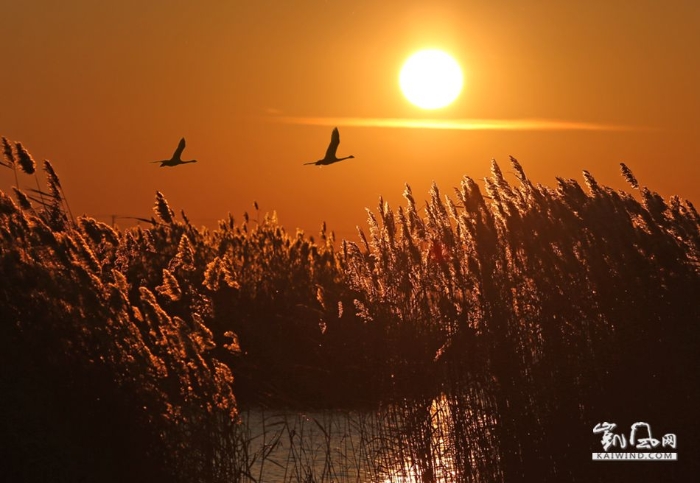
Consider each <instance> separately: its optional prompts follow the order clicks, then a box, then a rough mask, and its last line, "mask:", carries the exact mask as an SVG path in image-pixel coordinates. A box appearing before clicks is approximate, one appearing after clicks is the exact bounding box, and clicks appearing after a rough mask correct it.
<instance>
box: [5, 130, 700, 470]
mask: <svg viewBox="0 0 700 483" xmlns="http://www.w3.org/2000/svg"><path fill="white" fill-rule="evenodd" d="M20 147H21V145H18V144H17V143H15V145H14V147H13V145H12V144H11V143H10V142H9V141H7V140H5V139H3V148H4V155H5V161H4V162H3V165H5V166H6V167H8V168H12V169H13V171H14V173H15V176H16V177H15V184H16V186H15V188H14V194H15V198H16V200H17V203H19V206H18V205H17V204H16V203H15V201H13V200H12V198H10V197H9V196H7V195H6V194H4V193H2V192H0V321H2V323H0V390H1V392H2V394H3V397H1V398H0V404H1V405H2V406H1V407H0V410H2V411H3V414H5V415H8V417H6V418H3V419H2V422H1V423H0V429H2V434H3V438H2V442H1V443H0V444H1V445H2V448H1V449H2V451H3V452H6V453H7V454H9V455H11V456H12V458H11V460H12V461H13V462H14V463H13V464H12V465H10V466H7V467H6V468H4V469H3V471H5V473H6V474H8V475H9V476H10V477H12V478H14V479H25V480H30V481H42V480H45V479H46V478H45V476H46V474H52V475H53V479H54V480H57V481H60V480H65V481H72V480H76V479H99V480H101V481H104V480H108V481H109V480H110V479H111V480H113V481H122V480H124V479H130V480H146V479H153V480H161V479H168V480H172V481H202V482H210V481H211V482H213V481H241V480H243V481H262V480H263V478H264V476H262V475H263V473H264V471H265V470H264V468H263V466H264V465H266V464H267V465H268V468H269V467H270V465H282V466H284V470H285V472H286V473H283V475H284V481H366V480H367V479H369V480H371V481H420V482H428V481H509V482H510V481H532V480H539V481H562V480H578V481H602V480H603V479H605V478H606V477H607V476H609V475H610V474H611V473H609V472H610V471H612V472H613V474H615V473H616V471H619V470H615V469H614V468H613V469H607V470H605V471H606V472H603V471H601V470H600V467H595V466H591V464H590V462H589V460H588V458H586V455H588V454H589V453H590V452H591V451H595V448H596V446H595V445H596V444H598V442H597V441H596V439H595V437H594V436H593V435H592V428H593V426H594V425H595V424H597V423H598V422H602V421H616V422H618V423H619V425H620V426H621V427H624V426H625V425H626V424H630V423H632V422H634V421H632V420H631V419H634V420H648V421H649V422H650V423H651V424H652V426H654V427H657V426H659V431H665V432H676V433H677V434H678V436H679V445H680V444H683V445H686V444H687V445H688V448H691V447H692V446H693V444H697V443H698V436H696V433H698V429H700V428H698V422H697V418H695V417H694V414H695V413H694V411H695V405H696V402H697V401H698V400H699V399H698V396H700V394H699V392H700V389H699V388H698V385H697V380H698V376H700V374H699V373H698V372H699V371H698V366H697V364H696V363H695V362H694V361H695V355H694V354H696V353H697V350H698V349H699V348H700V341H699V337H700V334H699V333H698V330H697V323H698V321H699V320H700V304H698V302H697V301H698V300H699V296H700V277H699V276H698V268H699V266H700V265H699V263H700V216H699V215H698V213H697V211H696V210H695V208H694V206H693V205H692V204H691V203H690V202H689V201H685V200H681V199H679V198H677V197H672V198H670V199H668V200H664V199H663V198H662V197H660V196H659V195H658V194H656V193H654V192H653V191H651V190H649V189H648V188H646V187H644V186H643V184H640V182H639V181H638V180H637V179H636V177H635V176H634V174H633V173H632V171H631V170H630V169H629V168H628V167H627V166H625V165H622V176H623V177H624V178H625V179H626V180H627V181H628V182H629V184H630V186H631V188H632V190H634V191H635V192H636V194H635V195H632V194H629V193H626V192H624V191H617V190H613V189H611V188H608V187H605V186H602V185H600V184H599V183H598V182H597V181H596V180H595V179H594V178H593V176H592V175H591V174H590V173H588V172H584V175H583V178H584V180H585V188H584V187H582V186H581V185H580V184H579V183H578V182H577V181H575V180H573V179H558V183H557V186H556V187H554V188H550V187H545V186H541V185H536V184H534V183H532V182H531V181H530V180H529V179H528V177H527V175H526V174H525V172H524V170H523V168H522V167H521V165H520V164H519V163H518V161H517V160H515V159H511V167H512V169H513V171H514V173H515V182H514V183H509V182H508V181H507V180H506V179H505V176H504V175H503V172H502V171H501V169H500V167H499V166H498V164H497V163H496V162H493V164H492V173H491V176H490V177H488V178H487V179H485V180H484V189H485V193H482V189H481V188H480V187H479V185H477V183H476V182H475V181H474V180H472V179H470V178H468V177H465V178H464V179H463V180H462V182H461V184H460V186H459V187H458V188H456V189H455V190H454V194H453V195H452V196H444V195H443V194H441V192H440V190H439V189H438V187H437V186H433V187H432V188H431V190H430V192H429V193H428V200H427V201H426V202H425V208H424V209H422V210H419V209H418V206H419V205H421V204H422V203H417V202H416V199H415V197H414V194H413V193H412V191H411V189H410V187H409V186H406V189H405V192H404V197H405V199H406V204H405V206H400V207H398V209H394V208H392V207H391V206H389V205H388V204H387V203H385V202H384V201H383V200H381V199H380V202H379V206H378V209H377V210H376V212H375V211H368V222H367V223H368V230H367V231H366V232H365V230H360V232H359V240H358V242H357V243H355V242H352V241H343V242H342V243H341V244H340V250H337V249H336V244H335V241H334V237H333V234H332V233H331V232H328V231H327V229H326V227H325V224H324V226H323V227H322V229H321V232H320V235H319V239H318V241H316V240H315V239H314V238H313V237H308V236H306V235H305V234H304V233H301V232H297V233H295V234H294V235H291V234H288V233H287V232H286V231H285V230H284V229H283V228H282V227H281V226H280V224H279V223H278V221H277V219H276V217H275V216H274V214H273V215H263V216H262V217H261V214H260V213H259V212H257V211H258V207H257V204H256V206H255V209H256V213H255V216H254V217H252V218H251V217H250V216H249V215H248V214H247V213H246V214H244V215H243V219H242V221H240V222H236V221H235V220H234V218H233V217H232V216H231V215H229V216H228V217H227V218H226V219H225V220H222V221H221V222H220V223H219V226H218V227H217V228H216V229H215V230H213V231H209V230H206V229H200V228H196V227H195V226H193V225H192V224H191V223H190V221H189V220H188V218H187V216H186V215H185V213H184V212H182V213H181V214H180V216H177V215H176V214H175V211H174V210H173V209H172V208H171V207H170V206H169V204H168V202H167V200H166V198H165V196H164V195H163V194H162V193H159V192H157V193H156V201H155V205H154V217H153V218H152V221H151V224H150V226H149V227H147V228H140V227H137V228H129V229H126V230H120V229H118V228H116V227H110V226H108V225H105V224H103V223H100V222H98V221H96V220H94V219H92V218H89V217H79V218H78V219H75V220H74V218H73V217H72V215H71V214H70V209H69V207H68V205H67V203H66V202H65V199H66V196H65V193H64V192H63V189H62V187H61V183H60V180H59V179H58V176H57V175H56V173H55V171H54V170H53V167H52V165H51V163H49V162H45V163H44V171H45V174H46V180H47V181H46V183H47V188H46V189H44V190H42V189H40V188H39V187H38V186H37V189H36V190H34V189H31V190H30V189H27V188H24V189H22V187H21V186H20V183H19V181H20V179H19V176H18V173H17V170H16V169H15V164H16V163H18V162H19V161H18V160H19V159H20V157H22V156H24V155H23V154H21V153H22V152H23V153H26V156H29V154H28V153H27V152H26V149H24V147H21V150H20ZM25 162H26V160H25ZM20 171H21V170H20ZM19 174H22V173H19ZM25 174H29V172H26V173H25ZM35 179H36V177H35ZM234 394H235V396H234ZM238 403H242V405H243V406H245V407H275V408H296V409H299V408H302V409H304V410H305V411H309V410H311V409H313V410H318V411H321V410H322V409H328V408H334V409H338V408H344V409H347V410H349V411H355V412H351V413H348V414H352V415H353V416H352V417H348V418H331V419H326V418H325V416H323V415H324V414H327V413H323V412H318V413H314V414H317V416H314V417H313V418H312V419H308V420H297V419H283V420H281V422H280V421H279V420H278V421H277V422H273V423H270V424H268V425H267V426H266V428H267V432H265V433H264V435H263V437H264V438H266V440H265V442H264V443H263V444H262V447H261V448H262V449H260V450H257V449H255V448H256V446H255V445H256V444H257V443H256V442H255V441H253V439H254V438H253V437H252V436H251V434H250V433H247V432H246V431H247V430H246V429H245V426H243V425H241V424H239V421H240V418H239V417H238V413H239V407H238ZM357 411H359V412H357ZM243 419H244V420H245V418H243ZM266 424H267V423H266ZM339 425H340V426H339ZM311 433H314V434H315V435H316V436H314V438H315V439H313V441H316V442H318V441H320V442H321V443H310V442H309V441H311V440H309V439H305V438H304V435H305V434H307V435H308V434H311ZM698 434H700V433H698ZM338 435H339V436H338ZM338 438H340V440H339V439H338ZM339 441H340V442H339ZM310 445H312V446H310ZM280 447H283V448H284V449H285V451H286V453H285V454H286V458H285V462H280V461H278V460H275V462H274V463H273V462H272V459H270V458H271V452H270V451H271V449H272V448H277V449H279V448H280ZM679 451H681V449H680V448H679ZM127 461H128V462H129V463H128V464H125V462H127ZM256 465H262V466H256ZM351 467H352V468H355V471H356V473H354V474H353V473H351V471H352V470H349V469H348V468H351ZM358 468H359V469H358ZM682 468H685V467H684V466H680V465H675V466H673V467H670V468H665V471H667V472H668V473H669V474H670V475H671V476H678V475H681V474H685V473H683V472H684V471H685V470H684V469H682ZM654 470H655V469H654ZM647 471H648V470H647ZM96 475H99V477H98V476H96ZM105 475H108V476H105ZM615 476H616V477H619V478H623V479H624V477H625V475H624V474H622V473H621V472H620V474H615ZM353 478H354V479H353ZM627 478H631V477H630V476H627Z"/></svg>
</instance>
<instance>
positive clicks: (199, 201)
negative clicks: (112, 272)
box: [0, 0, 700, 237]
mask: <svg viewBox="0 0 700 483" xmlns="http://www.w3.org/2000/svg"><path fill="white" fill-rule="evenodd" d="M698 5H699V2H696V1H691V0H688V1H684V2H681V1H668V2H658V1H637V2H629V1H618V0H607V1H597V0H593V1H588V2H561V1H549V0H547V1H545V0H542V1H528V2H515V1H511V0H508V1H506V0H489V1H471V2H470V1H435V2H423V1H414V2H411V1H406V0H401V1H398V0H386V1H382V2H375V1H369V0H367V1H357V0H355V1H320V0H313V1H300V2H283V1H233V0H207V1H185V0H168V1H148V2H144V1H141V0H139V1H135V0H123V1H120V2H95V1H93V0H67V1H62V2H57V1H50V0H22V1H9V2H3V3H2V10H1V12H0V15H1V16H2V19H3V22H2V28H0V45H2V46H3V49H2V53H3V57H2V68H1V71H2V75H1V76H0V95H1V96H2V108H1V109H0V135H4V136H6V137H8V138H10V139H12V140H17V141H21V142H22V143H23V144H24V145H25V146H26V147H27V148H28V149H29V150H30V152H31V153H32V154H33V156H34V157H35V159H36V160H37V161H41V160H43V159H44V158H47V159H49V160H51V161H52V163H53V164H54V166H55V168H56V170H57V171H58V174H59V176H60V177H61V181H62V183H63V186H64V188H65V191H66V194H67V196H68V199H69V201H70V202H71V207H72V209H73V212H74V213H88V214H91V215H99V216H98V218H100V219H102V220H103V221H110V218H109V216H110V215H111V214H118V215H132V216H146V217H150V216H151V213H152V212H151V207H152V205H153V201H154V195H155V191H156V190H160V191H162V192H163V193H164V194H165V196H166V198H167V199H168V200H169V202H170V204H171V206H172V208H174V209H175V210H176V212H178V213H179V211H180V209H183V208H184V209H185V211H186V212H187V214H188V216H189V218H190V219H191V220H192V221H193V222H194V223H195V224H198V225H200V224H208V225H210V226H213V225H214V223H215V220H216V219H219V218H223V217H225V216H226V214H227V213H228V212H229V211H230V212H231V213H232V214H233V215H234V217H235V218H236V219H238V220H241V219H242V217H241V215H242V213H243V212H244V211H249V212H251V211H252V210H253V207H252V205H253V201H257V202H258V204H259V205H260V207H261V210H262V211H263V212H264V211H272V210H276V211H277V212H278V214H279V217H280V221H281V222H282V224H283V225H285V227H286V228H287V229H288V231H291V232H293V231H294V229H295V228H296V227H301V228H304V229H305V231H307V232H308V233H310V234H315V233H316V232H317V231H318V228H319V227H320V225H321V222H322V221H324V220H325V221H326V222H328V225H329V228H331V229H334V230H335V231H336V232H337V234H338V236H339V237H354V226H355V225H358V224H359V225H361V226H365V219H366V215H365V212H364V207H366V206H369V207H372V208H374V207H375V206H376V203H377V200H378V197H379V196H380V195H383V196H384V197H385V199H387V200H389V201H390V202H391V203H392V204H393V205H396V204H398V203H402V200H401V192H402V191H403V185H404V183H405V182H408V183H410V184H411V185H412V187H413V190H414V194H415V195H416V198H417V199H419V200H420V199H422V198H427V189H428V187H429V185H430V183H431V182H432V181H433V180H434V181H436V182H437V183H438V185H439V186H440V187H441V189H442V191H443V193H450V192H451V188H452V186H456V185H458V184H459V181H460V178H461V177H462V175H464V174H468V175H470V176H472V177H474V178H481V177H483V176H486V175H487V174H488V169H489V163H490V159H491V158H496V159H497V160H499V161H500V162H501V166H502V168H503V170H504V172H505V171H508V169H509V167H508V165H507V160H508V155H513V156H515V157H517V158H518V159H519V160H520V162H521V164H522V165H523V167H524V168H525V170H526V172H527V173H528V175H529V177H530V178H531V179H533V180H534V181H536V182H541V183H544V184H549V185H552V184H554V182H555V180H554V177H555V176H564V177H575V178H577V179H579V180H581V174H580V173H581V170H583V169H588V170H589V171H591V172H592V173H593V175H594V176H595V177H596V178H597V179H598V181H599V182H600V183H602V184H608V185H611V186H613V187H617V188H625V189H627V187H626V185H624V184H623V181H622V179H621V178H620V176H619V174H618V173H619V163H620V162H625V163H626V164H627V165H628V166H629V167H630V168H631V169H632V170H633V171H634V173H635V175H636V176H637V178H638V179H639V181H640V183H641V184H645V185H649V186H650V187H651V188H652V189H655V190H657V191H659V192H660V193H661V194H662V195H664V196H668V195H671V194H678V195H680V196H683V197H686V198H690V199H691V200H693V201H695V202H696V204H697V203H700V188H698V183H697V181H698V179H699V178H700V176H699V175H700V167H699V166H700V161H699V160H700V87H699V86H700V36H699V35H698V34H697V32H698V31H700V6H698ZM423 48H440V49H444V50H445V51H447V52H449V53H450V54H451V55H453V56H454V57H455V58H456V59H457V60H458V61H459V62H460V64H461V65H462V68H463V70H464V77H465V86H464V90H463V92H462V94H461V95H460V97H459V98H458V99H457V101H456V102H455V103H454V104H452V105H451V106H449V107H447V108H444V109H441V110H439V111H431V112H425V111H421V110H420V109H418V108H417V107H415V106H412V105H411V104H409V103H408V102H407V101H406V100H405V98H404V97H403V95H402V94H401V92H400V90H399V87H398V73H399V69H400V68H401V65H402V63H403V61H404V60H405V59H406V58H407V57H408V56H409V55H410V54H411V53H413V52H415V51H417V50H420V49H423ZM424 119H431V120H434V122H432V124H431V123H427V121H424ZM528 122H529V123H531V124H523V123H528ZM479 123H481V124H479ZM533 123H534V124H533ZM428 124H429V125H428ZM335 125H337V126H338V127H339V128H340V134H341V144H340V148H339V150H338V153H339V155H342V156H345V155H348V154H353V155H354V156H355V159H352V160H347V161H343V162H342V163H338V164H335V165H332V166H327V167H323V168H318V167H316V166H303V165H302V164H303V163H304V162H309V161H316V160H317V159H320V158H321V157H323V154H324V153H325V149H326V146H327V144H328V141H329V139H330V132H331V129H332V126H335ZM183 136H184V137H186V139H187V149H186V150H185V153H184V155H183V158H185V159H191V158H196V159H198V160H199V163H197V164H195V165H187V166H180V167H178V168H174V169H167V168H162V169H161V168H159V167H158V165H154V164H151V163H149V161H151V160H159V159H166V158H169V157H170V156H171V155H172V152H173V150H174V149H175V147H176V146H177V142H178V140H179V139H180V138H181V137H183ZM509 176H510V175H509ZM509 179H510V180H513V178H512V177H510V178H509ZM24 181H25V182H28V181H29V180H28V179H27V178H26V177H25V178H24ZM20 182H21V183H22V179H21V180H20ZM13 184H14V177H13V176H12V173H11V172H9V170H3V171H2V172H0V188H1V189H3V190H4V191H8V190H9V188H10V186H12V185H13ZM119 223H120V225H122V226H124V225H128V224H129V223H130V222H129V221H128V220H122V221H119Z"/></svg>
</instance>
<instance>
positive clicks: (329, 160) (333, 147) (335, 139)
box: [304, 127, 355, 166]
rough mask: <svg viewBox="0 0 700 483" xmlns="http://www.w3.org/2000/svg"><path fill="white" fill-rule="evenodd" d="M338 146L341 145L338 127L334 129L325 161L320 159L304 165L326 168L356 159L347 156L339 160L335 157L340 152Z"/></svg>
mask: <svg viewBox="0 0 700 483" xmlns="http://www.w3.org/2000/svg"><path fill="white" fill-rule="evenodd" d="M338 144H340V133H338V128H337V127H336V128H335V129H333V134H331V143H330V144H329V145H328V149H327V150H326V156H325V157H324V158H323V159H319V160H318V161H316V162H313V163H304V164H315V165H316V166H325V165H327V164H333V163H337V162H338V161H342V160H344V159H350V158H354V157H355V156H353V155H352V154H351V155H350V156H345V157H344V158H338V157H337V156H336V155H335V152H336V151H337V150H338Z"/></svg>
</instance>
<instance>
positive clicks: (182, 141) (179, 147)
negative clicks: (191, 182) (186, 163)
mask: <svg viewBox="0 0 700 483" xmlns="http://www.w3.org/2000/svg"><path fill="white" fill-rule="evenodd" d="M184 150H185V138H182V139H180V144H178V145H177V149H176V150H175V153H173V159H174V160H177V161H180V156H182V152H183V151H184Z"/></svg>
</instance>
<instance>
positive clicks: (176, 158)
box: [151, 138, 197, 168]
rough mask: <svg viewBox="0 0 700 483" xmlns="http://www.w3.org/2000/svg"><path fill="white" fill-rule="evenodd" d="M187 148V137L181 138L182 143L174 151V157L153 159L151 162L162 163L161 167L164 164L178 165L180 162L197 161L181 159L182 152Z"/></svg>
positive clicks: (194, 160)
mask: <svg viewBox="0 0 700 483" xmlns="http://www.w3.org/2000/svg"><path fill="white" fill-rule="evenodd" d="M184 150H185V138H182V139H180V144H178V145H177V149H176V150H175V152H174V153H173V157H172V158H170V159H164V160H162V161H151V163H160V167H161V168H162V167H164V166H171V167H172V166H177V165H179V164H187V163H196V162H197V160H196V159H191V160H189V161H183V160H182V159H180V156H181V155H182V152H183V151H184Z"/></svg>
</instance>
